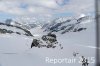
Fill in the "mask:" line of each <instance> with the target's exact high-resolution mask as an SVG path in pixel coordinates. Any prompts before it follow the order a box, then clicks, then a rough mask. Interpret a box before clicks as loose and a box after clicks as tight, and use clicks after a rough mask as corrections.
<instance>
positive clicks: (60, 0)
mask: <svg viewBox="0 0 100 66" xmlns="http://www.w3.org/2000/svg"><path fill="white" fill-rule="evenodd" d="M64 2H67V3H64ZM59 4H64V5H59ZM93 11H94V0H1V1H0V12H4V13H9V14H13V15H16V16H38V15H39V16H40V15H42V16H48V17H52V16H53V15H55V14H61V13H72V14H75V15H77V14H81V13H86V14H87V13H90V12H93ZM66 15H67V14H66Z"/></svg>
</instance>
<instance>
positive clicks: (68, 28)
mask: <svg viewBox="0 0 100 66" xmlns="http://www.w3.org/2000/svg"><path fill="white" fill-rule="evenodd" d="M91 20H92V17H90V16H81V17H79V18H67V17H63V18H56V19H55V20H53V21H52V22H51V23H47V24H44V25H43V27H42V29H44V31H47V32H60V33H61V34H64V33H66V32H79V31H82V30H86V27H84V26H83V24H84V23H88V22H91Z"/></svg>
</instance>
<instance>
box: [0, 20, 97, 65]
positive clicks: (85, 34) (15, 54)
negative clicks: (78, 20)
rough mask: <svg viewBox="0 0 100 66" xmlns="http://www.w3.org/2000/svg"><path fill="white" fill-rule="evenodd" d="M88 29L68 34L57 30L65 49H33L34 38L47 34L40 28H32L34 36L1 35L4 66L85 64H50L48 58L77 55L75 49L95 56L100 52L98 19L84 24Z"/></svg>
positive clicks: (79, 55)
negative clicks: (96, 21)
mask: <svg viewBox="0 0 100 66" xmlns="http://www.w3.org/2000/svg"><path fill="white" fill-rule="evenodd" d="M84 26H85V27H86V28H87V29H86V30H85V31H81V32H68V33H66V34H63V35H62V34H60V33H56V35H57V40H58V42H59V43H60V44H62V46H63V47H64V48H63V49H60V47H59V46H57V47H56V48H55V49H52V48H45V47H44V48H37V47H33V48H32V49H30V46H31V43H32V40H33V38H38V39H41V36H42V35H45V34H47V33H46V32H43V30H42V29H41V28H39V27H36V28H33V29H31V30H30V31H31V33H32V34H33V35H34V37H28V36H24V35H17V34H0V66H81V63H78V62H76V63H71V64H67V63H61V64H60V63H57V64H53V63H46V61H45V59H46V57H49V58H55V59H62V58H74V57H73V52H78V53H79V54H78V55H77V56H76V57H75V58H76V59H79V57H81V56H85V57H89V58H91V57H95V54H96V49H97V48H96V46H95V45H96V41H95V39H96V37H95V34H96V30H95V22H89V23H84ZM89 66H95V63H89Z"/></svg>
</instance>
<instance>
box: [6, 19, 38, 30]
mask: <svg viewBox="0 0 100 66" xmlns="http://www.w3.org/2000/svg"><path fill="white" fill-rule="evenodd" d="M5 24H7V25H13V26H18V27H21V28H23V29H27V30H30V29H32V28H34V27H38V24H37V23H36V22H33V23H28V22H27V23H24V22H20V21H15V20H13V19H6V20H5Z"/></svg>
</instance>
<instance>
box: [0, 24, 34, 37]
mask: <svg viewBox="0 0 100 66" xmlns="http://www.w3.org/2000/svg"><path fill="white" fill-rule="evenodd" d="M0 33H1V34H6V33H8V34H18V35H26V36H33V35H32V34H31V33H30V31H29V30H26V29H23V28H21V27H18V26H14V25H9V24H4V23H0Z"/></svg>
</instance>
